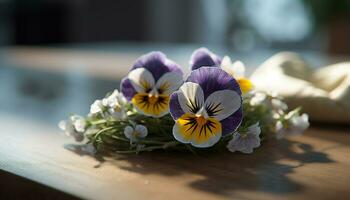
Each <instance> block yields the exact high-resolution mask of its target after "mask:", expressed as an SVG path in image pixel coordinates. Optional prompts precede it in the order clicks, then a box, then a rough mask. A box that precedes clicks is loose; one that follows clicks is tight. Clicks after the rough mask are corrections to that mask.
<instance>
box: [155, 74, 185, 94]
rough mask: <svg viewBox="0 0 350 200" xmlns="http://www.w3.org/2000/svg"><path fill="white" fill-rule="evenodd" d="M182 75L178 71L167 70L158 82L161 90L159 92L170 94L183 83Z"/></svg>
mask: <svg viewBox="0 0 350 200" xmlns="http://www.w3.org/2000/svg"><path fill="white" fill-rule="evenodd" d="M182 83H183V79H182V76H181V75H179V74H178V73H174V72H167V73H165V74H164V75H163V76H162V77H160V79H159V80H158V81H157V83H156V88H157V89H158V90H160V92H159V93H161V94H167V95H170V94H171V93H172V92H174V91H175V90H177V89H179V87H180V86H181V85H182Z"/></svg>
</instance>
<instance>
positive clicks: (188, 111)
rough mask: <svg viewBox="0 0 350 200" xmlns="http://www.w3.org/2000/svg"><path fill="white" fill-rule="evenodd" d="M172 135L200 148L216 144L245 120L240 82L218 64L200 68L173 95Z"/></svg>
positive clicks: (171, 106) (171, 109) (171, 101)
mask: <svg viewBox="0 0 350 200" xmlns="http://www.w3.org/2000/svg"><path fill="white" fill-rule="evenodd" d="M170 114H171V116H172V117H173V119H174V120H175V125H174V127H173V135H174V137H175V139H176V140H178V141H180V142H182V143H190V144H191V145H193V146H195V147H199V148H205V147H210V146H213V145H214V144H215V143H217V142H218V141H219V140H220V138H221V137H222V136H225V135H227V134H230V133H233V132H234V131H235V130H236V129H237V128H238V126H239V125H240V124H241V121H242V117H243V114H242V92H241V90H240V88H239V85H238V83H237V81H236V80H235V79H234V78H233V77H231V76H230V75H229V74H227V73H226V72H225V71H223V70H221V69H220V68H218V67H201V68H199V69H197V70H194V71H192V72H191V74H190V75H189V77H188V79H187V80H186V82H185V83H184V84H183V85H182V86H181V87H180V88H179V90H178V91H176V92H174V93H173V94H172V95H171V97H170Z"/></svg>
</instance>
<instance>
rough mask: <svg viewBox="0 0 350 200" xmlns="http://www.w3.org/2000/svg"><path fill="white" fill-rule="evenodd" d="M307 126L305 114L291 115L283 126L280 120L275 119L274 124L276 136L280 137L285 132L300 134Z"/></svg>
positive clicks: (307, 118) (308, 124) (307, 117)
mask: <svg viewBox="0 0 350 200" xmlns="http://www.w3.org/2000/svg"><path fill="white" fill-rule="evenodd" d="M287 118H288V115H287ZM309 126H310V123H309V116H308V115H307V114H305V113H304V114H302V115H300V116H299V115H293V116H291V117H290V118H289V119H288V120H287V122H286V125H285V126H283V124H282V122H281V121H277V123H276V125H275V131H276V138H277V139H281V138H283V137H284V136H285V135H286V134H289V135H301V134H302V133H303V132H304V131H305V130H306V129H307V128H308V127H309Z"/></svg>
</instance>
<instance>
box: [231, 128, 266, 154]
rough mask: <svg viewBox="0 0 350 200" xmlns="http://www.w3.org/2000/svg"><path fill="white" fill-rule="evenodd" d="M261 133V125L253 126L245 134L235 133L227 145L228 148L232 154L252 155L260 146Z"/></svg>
mask: <svg viewBox="0 0 350 200" xmlns="http://www.w3.org/2000/svg"><path fill="white" fill-rule="evenodd" d="M260 133H261V129H260V126H259V123H256V124H253V125H251V126H250V127H249V128H248V130H247V132H246V133H245V134H240V133H238V132H236V133H234V135H233V138H232V139H231V140H230V141H229V142H228V144H227V148H228V150H229V151H231V152H235V151H240V152H242V153H252V152H253V149H254V148H257V147H259V146H260V137H259V135H260Z"/></svg>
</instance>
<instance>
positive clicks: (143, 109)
mask: <svg viewBox="0 0 350 200" xmlns="http://www.w3.org/2000/svg"><path fill="white" fill-rule="evenodd" d="M169 98H170V97H169V96H168V95H159V97H158V98H157V99H156V100H150V99H149V95H148V93H138V94H136V95H134V97H133V98H132V100H131V102H132V104H133V105H134V106H135V108H136V109H137V111H138V112H140V113H142V114H144V115H146V116H151V117H162V116H164V115H165V114H167V113H168V112H169Z"/></svg>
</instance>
